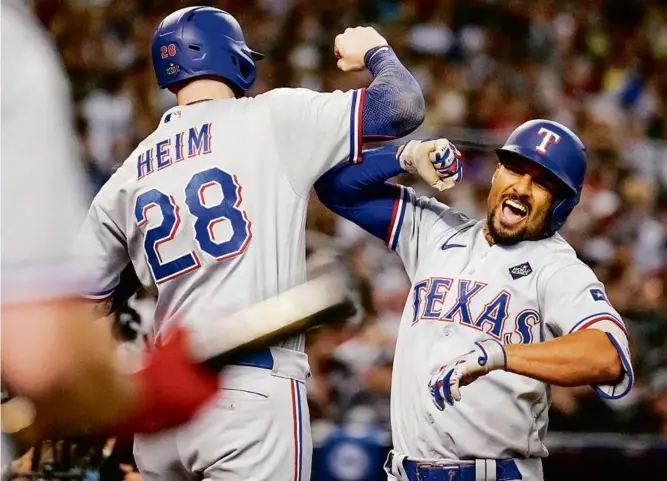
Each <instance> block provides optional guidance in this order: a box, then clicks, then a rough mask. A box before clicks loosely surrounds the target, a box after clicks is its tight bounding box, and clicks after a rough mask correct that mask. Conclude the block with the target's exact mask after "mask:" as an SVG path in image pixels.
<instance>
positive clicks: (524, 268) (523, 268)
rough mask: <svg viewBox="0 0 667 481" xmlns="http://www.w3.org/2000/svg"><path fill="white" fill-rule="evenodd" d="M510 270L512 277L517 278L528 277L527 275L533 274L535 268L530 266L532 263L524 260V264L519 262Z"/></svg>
mask: <svg viewBox="0 0 667 481" xmlns="http://www.w3.org/2000/svg"><path fill="white" fill-rule="evenodd" d="M509 271H510V275H511V276H512V279H514V280H517V279H520V278H521V277H526V276H527V275H530V274H532V273H533V268H532V267H530V264H529V263H528V262H524V263H523V264H519V265H518V266H514V267H510V268H509Z"/></svg>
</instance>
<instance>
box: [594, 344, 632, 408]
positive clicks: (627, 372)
mask: <svg viewBox="0 0 667 481" xmlns="http://www.w3.org/2000/svg"><path fill="white" fill-rule="evenodd" d="M605 334H606V335H607V337H608V338H609V340H610V341H611V343H612V344H613V345H614V348H615V349H616V352H618V356H619V357H620V358H621V363H622V364H623V371H624V374H623V378H622V379H621V381H620V382H618V383H616V384H610V385H600V386H595V392H597V393H598V395H599V396H600V397H602V398H604V399H620V398H622V397H623V396H625V395H626V394H627V393H629V392H630V389H631V388H632V385H633V384H634V383H635V376H634V372H633V371H632V364H631V363H630V360H629V359H628V354H629V353H626V350H625V349H624V348H623V346H622V345H621V343H620V342H619V341H618V340H617V339H616V336H614V335H613V334H612V333H610V332H605Z"/></svg>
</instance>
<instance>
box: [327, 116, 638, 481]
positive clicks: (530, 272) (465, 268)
mask: <svg viewBox="0 0 667 481" xmlns="http://www.w3.org/2000/svg"><path fill="white" fill-rule="evenodd" d="M497 155H498V161H499V163H498V166H497V169H496V171H495V173H494V175H493V179H492V185H491V190H490V193H489V197H488V201H487V206H488V211H487V212H488V213H487V218H486V219H485V220H481V221H476V220H471V219H469V218H468V217H466V216H465V215H464V214H462V213H460V212H457V211H456V210H455V209H453V208H451V207H448V206H446V205H444V204H442V203H440V202H438V201H436V200H435V199H432V198H431V199H429V198H425V197H418V196H417V195H416V194H415V191H414V190H413V189H411V188H407V187H404V186H400V185H394V184H391V183H388V182H386V181H387V179H389V178H391V177H393V176H395V175H397V174H399V173H402V172H406V171H410V172H412V171H415V170H416V167H417V166H419V165H422V166H423V165H425V164H429V163H431V162H432V163H433V164H435V167H436V168H437V171H438V173H439V177H441V179H440V182H441V183H448V185H446V186H444V187H451V186H453V185H454V184H455V183H456V182H458V181H459V180H460V179H461V173H462V171H461V156H460V154H459V153H458V151H457V150H456V148H455V147H454V146H453V145H451V144H449V143H448V142H447V141H446V140H439V141H429V142H421V143H420V142H418V141H412V142H409V143H408V144H406V145H405V146H400V147H396V146H394V147H383V148H380V149H378V150H375V151H368V152H365V153H364V163H363V164H361V165H350V166H340V167H337V168H334V169H332V170H331V171H330V172H328V173H327V174H325V175H324V176H323V177H322V178H321V179H320V180H319V181H318V182H317V184H316V191H317V194H318V196H319V198H320V200H322V202H323V203H324V204H325V205H326V206H328V207H329V208H330V209H332V210H333V211H334V212H336V213H338V214H339V215H341V216H343V217H345V218H347V219H349V220H351V221H353V222H355V223H356V224H358V225H359V226H361V227H363V228H364V229H365V230H367V231H368V232H370V233H372V234H374V235H375V236H377V237H380V238H381V239H383V240H384V241H385V242H386V243H387V245H388V246H389V247H390V248H391V249H394V250H395V251H396V252H397V253H398V255H399V256H400V258H401V260H402V261H403V264H404V265H405V269H406V271H407V273H408V275H409V277H410V279H411V282H412V290H411V294H410V296H409V298H408V299H407V302H406V305H405V309H404V311H403V317H402V319H401V325H400V328H399V335H398V342H397V346H396V355H395V360H394V371H393V377H392V390H391V418H392V421H391V422H392V437H393V446H394V449H393V450H392V452H391V454H390V456H389V459H388V460H387V464H386V466H385V468H386V470H387V473H388V475H389V479H399V480H403V481H406V480H409V481H416V480H418V479H422V480H424V479H429V480H433V481H440V480H443V481H445V480H446V481H451V480H461V481H467V480H470V481H474V480H497V481H509V480H515V479H523V480H531V481H532V480H540V479H542V477H543V475H542V465H541V461H540V458H542V457H544V456H546V455H547V449H546V448H545V446H544V444H543V442H544V438H545V434H546V430H547V424H548V409H549V404H550V391H549V386H550V385H552V384H553V385H560V386H577V385H591V386H594V387H595V389H596V391H597V392H598V393H599V394H600V395H601V396H603V397H605V398H612V399H615V398H619V397H622V396H624V395H625V394H627V393H628V391H629V390H630V388H631V386H632V382H633V373H632V367H631V364H630V353H629V348H628V344H629V341H628V335H627V332H626V328H625V326H624V324H623V322H622V320H621V317H620V316H619V314H618V313H617V312H616V310H615V309H614V308H613V307H612V306H611V304H610V303H609V301H608V299H607V297H606V295H605V290H604V286H603V285H602V284H601V283H600V282H599V281H598V279H597V278H596V277H595V275H594V274H593V272H592V271H591V270H590V269H589V268H588V267H587V266H586V265H584V264H583V263H582V262H581V261H580V260H579V259H578V258H577V256H576V254H575V251H574V250H573V249H572V247H570V246H569V245H568V243H567V242H566V241H565V240H564V239H563V238H562V237H561V236H560V235H559V234H558V233H557V232H556V231H557V230H558V229H559V228H560V227H561V226H562V225H563V224H564V223H565V221H566V218H567V216H568V215H569V213H570V212H571V210H572V209H573V208H574V207H575V206H576V204H577V203H578V201H579V196H580V193H581V188H582V185H583V181H584V174H585V171H586V154H585V149H584V146H583V144H582V143H581V141H580V140H579V139H578V138H577V137H576V135H575V134H574V133H572V132H571V131H570V130H569V129H567V128H566V127H564V126H563V125H560V124H558V123H556V122H551V121H547V120H533V121H530V122H527V123H525V124H523V125H521V126H520V127H518V128H517V129H516V130H515V131H514V132H513V133H512V134H511V135H510V137H509V138H508V140H507V142H506V143H505V145H504V146H503V147H502V148H501V149H498V150H497ZM391 159H393V162H392V161H391ZM431 171H433V168H431Z"/></svg>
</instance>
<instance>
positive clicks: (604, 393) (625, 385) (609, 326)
mask: <svg viewBox="0 0 667 481" xmlns="http://www.w3.org/2000/svg"><path fill="white" fill-rule="evenodd" d="M597 324H602V326H600V329H601V330H602V331H603V332H604V333H605V334H606V335H607V337H609V340H610V341H611V343H612V344H613V346H614V348H615V349H616V352H618V356H619V358H620V359H621V364H622V365H623V371H624V374H623V378H622V379H621V380H620V381H619V382H617V383H616V384H604V385H599V386H594V388H595V391H596V392H597V393H598V395H599V396H600V397H603V398H605V399H619V398H622V397H623V396H625V395H626V394H627V393H628V392H629V391H630V389H631V388H632V385H633V384H634V373H633V370H632V364H631V363H630V352H629V350H628V349H627V348H625V347H623V343H622V342H621V341H619V339H618V338H617V337H616V336H617V335H619V336H620V335H623V336H625V338H626V339H628V338H629V336H628V330H627V329H626V327H625V325H623V323H622V322H621V321H620V320H619V319H618V318H617V317H616V316H614V315H612V314H610V313H608V312H600V313H597V314H593V315H591V316H588V317H586V318H584V319H582V320H581V321H579V322H578V323H576V324H575V325H574V326H573V327H572V329H570V333H572V332H576V331H581V330H582V329H588V328H591V327H592V328H593V329H595V328H596V327H598V326H596V325H597ZM604 324H606V326H604ZM610 331H613V332H610Z"/></svg>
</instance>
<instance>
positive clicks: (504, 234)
mask: <svg viewBox="0 0 667 481" xmlns="http://www.w3.org/2000/svg"><path fill="white" fill-rule="evenodd" d="M496 212H497V211H493V212H490V213H489V215H487V216H486V230H487V232H488V233H489V235H490V236H491V238H492V239H493V242H494V243H495V244H497V245H505V246H511V245H514V244H518V243H519V242H521V241H524V240H528V237H529V236H528V235H527V231H528V229H527V227H526V225H522V226H521V227H520V228H519V229H516V230H514V231H511V232H509V231H506V230H504V229H502V228H501V229H502V230H499V229H496V226H495V222H494V220H495V218H496Z"/></svg>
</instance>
